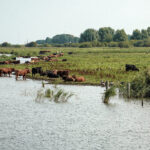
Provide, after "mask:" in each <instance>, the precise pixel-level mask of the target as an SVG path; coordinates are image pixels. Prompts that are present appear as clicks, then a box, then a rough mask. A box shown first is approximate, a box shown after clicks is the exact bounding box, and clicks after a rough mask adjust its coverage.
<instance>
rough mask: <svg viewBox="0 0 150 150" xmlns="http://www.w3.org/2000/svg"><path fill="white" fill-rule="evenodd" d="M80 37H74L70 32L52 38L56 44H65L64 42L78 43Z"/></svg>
mask: <svg viewBox="0 0 150 150" xmlns="http://www.w3.org/2000/svg"><path fill="white" fill-rule="evenodd" d="M78 41H79V38H78V37H74V36H73V35H70V34H59V35H55V36H54V37H53V38H52V43H56V44H64V43H78Z"/></svg>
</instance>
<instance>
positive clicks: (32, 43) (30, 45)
mask: <svg viewBox="0 0 150 150" xmlns="http://www.w3.org/2000/svg"><path fill="white" fill-rule="evenodd" d="M25 46H26V47H36V46H37V43H36V42H30V43H27V44H26V45H25Z"/></svg>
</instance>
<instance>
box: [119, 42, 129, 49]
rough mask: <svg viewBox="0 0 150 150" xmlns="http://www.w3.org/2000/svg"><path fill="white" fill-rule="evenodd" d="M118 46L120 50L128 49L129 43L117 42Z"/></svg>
mask: <svg viewBox="0 0 150 150" xmlns="http://www.w3.org/2000/svg"><path fill="white" fill-rule="evenodd" d="M118 46H119V47H120V48H129V47H130V44H129V42H126V41H125V42H119V43H118Z"/></svg>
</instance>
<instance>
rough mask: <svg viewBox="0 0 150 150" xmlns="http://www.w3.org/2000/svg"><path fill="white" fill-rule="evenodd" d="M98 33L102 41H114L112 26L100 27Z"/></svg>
mask: <svg viewBox="0 0 150 150" xmlns="http://www.w3.org/2000/svg"><path fill="white" fill-rule="evenodd" d="M98 34H99V40H100V41H101V42H111V41H113V36H114V29H112V28H110V27H104V28H100V29H99V31H98Z"/></svg>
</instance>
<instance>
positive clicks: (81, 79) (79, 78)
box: [72, 75, 85, 82]
mask: <svg viewBox="0 0 150 150" xmlns="http://www.w3.org/2000/svg"><path fill="white" fill-rule="evenodd" d="M72 77H73V78H74V79H75V82H84V81H85V78H84V77H83V76H81V77H77V76H76V75H73V76H72Z"/></svg>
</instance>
